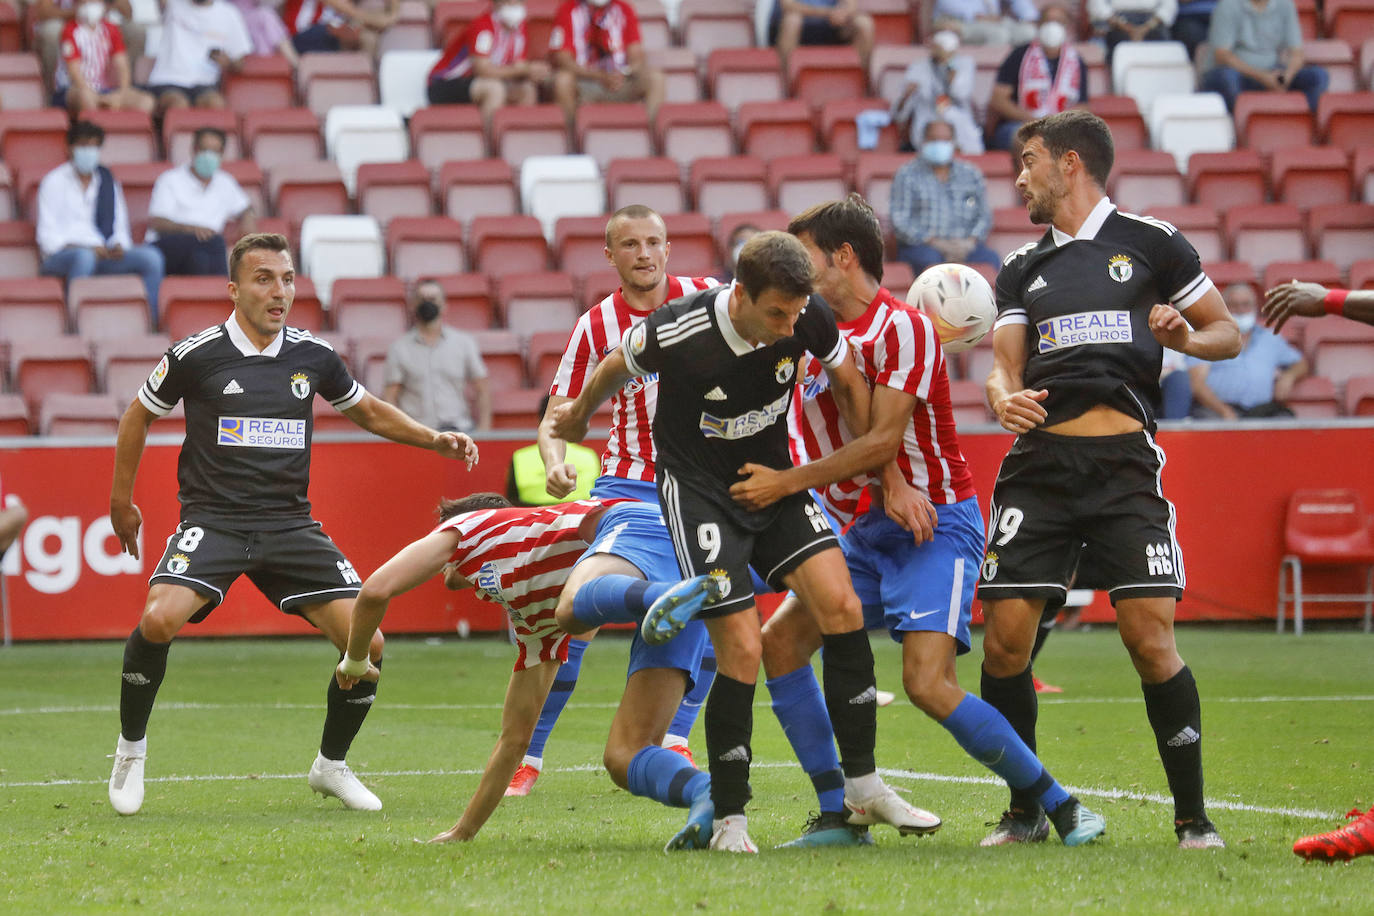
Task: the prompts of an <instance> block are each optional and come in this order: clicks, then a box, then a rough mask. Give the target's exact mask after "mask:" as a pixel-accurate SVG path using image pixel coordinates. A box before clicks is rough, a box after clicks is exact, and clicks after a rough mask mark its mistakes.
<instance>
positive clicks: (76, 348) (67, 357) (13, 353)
mask: <svg viewBox="0 0 1374 916" xmlns="http://www.w3.org/2000/svg"><path fill="white" fill-rule="evenodd" d="M221 282H222V281H221ZM10 374H11V378H12V379H13V382H14V390H15V391H17V392H18V393H19V394H21V395H23V396H24V402H25V403H26V404H28V406H29V418H30V419H31V420H36V419H37V418H38V405H39V403H40V402H41V401H42V400H43V398H45V397H47V396H48V395H49V394H52V393H54V392H66V393H69V394H89V393H90V392H91V391H92V390H93V386H92V382H93V380H94V377H95V376H94V373H93V372H92V369H91V354H90V350H89V348H88V347H87V345H86V341H84V340H82V339H81V338H79V337H67V336H62V337H51V338H46V339H41V340H40V339H32V340H14V341H11V343H10Z"/></svg>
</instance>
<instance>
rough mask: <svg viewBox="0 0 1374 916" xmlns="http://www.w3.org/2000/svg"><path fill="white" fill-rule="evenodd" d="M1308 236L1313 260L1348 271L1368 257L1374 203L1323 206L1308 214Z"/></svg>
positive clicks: (1372, 227)
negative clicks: (1347, 269) (1335, 265)
mask: <svg viewBox="0 0 1374 916" xmlns="http://www.w3.org/2000/svg"><path fill="white" fill-rule="evenodd" d="M1307 225H1308V232H1307V236H1308V238H1309V239H1311V240H1312V251H1313V255H1314V256H1315V257H1318V258H1321V259H1322V260H1324V261H1334V262H1336V264H1337V266H1339V267H1341V268H1347V267H1349V266H1350V265H1351V264H1353V263H1355V262H1356V261H1357V260H1360V259H1362V258H1367V257H1369V253H1370V250H1371V248H1370V238H1371V233H1374V204H1323V205H1318V206H1315V207H1313V208H1312V209H1311V210H1309V211H1308V214H1307Z"/></svg>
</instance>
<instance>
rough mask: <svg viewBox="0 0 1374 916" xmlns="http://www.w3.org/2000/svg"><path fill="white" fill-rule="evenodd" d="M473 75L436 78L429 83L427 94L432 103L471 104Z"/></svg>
mask: <svg viewBox="0 0 1374 916" xmlns="http://www.w3.org/2000/svg"><path fill="white" fill-rule="evenodd" d="M472 81H473V77H471V76H455V77H454V78H453V79H451V80H435V81H434V82H432V83H430V84H429V87H428V89H427V90H426V95H427V97H428V98H429V104H431V105H470V104H472Z"/></svg>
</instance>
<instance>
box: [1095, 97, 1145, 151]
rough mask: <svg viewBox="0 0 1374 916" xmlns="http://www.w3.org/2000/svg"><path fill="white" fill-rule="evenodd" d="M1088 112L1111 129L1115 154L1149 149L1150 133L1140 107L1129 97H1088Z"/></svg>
mask: <svg viewBox="0 0 1374 916" xmlns="http://www.w3.org/2000/svg"><path fill="white" fill-rule="evenodd" d="M1088 110H1089V111H1091V112H1092V113H1093V114H1095V115H1097V116H1098V117H1099V118H1101V119H1102V120H1104V121H1106V122H1107V126H1108V127H1110V128H1111V129H1112V142H1113V143H1115V144H1116V149H1117V152H1121V151H1123V150H1128V149H1149V148H1150V132H1149V129H1148V128H1146V127H1145V119H1144V118H1143V117H1141V115H1140V106H1138V105H1137V104H1136V101H1135V99H1133V98H1131V97H1130V96H1129V95H1102V96H1090V97H1089V98H1088Z"/></svg>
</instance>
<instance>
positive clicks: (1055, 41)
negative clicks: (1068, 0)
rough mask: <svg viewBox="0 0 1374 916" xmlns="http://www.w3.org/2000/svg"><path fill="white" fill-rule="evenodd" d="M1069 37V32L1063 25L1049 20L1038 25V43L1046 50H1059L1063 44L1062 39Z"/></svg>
mask: <svg viewBox="0 0 1374 916" xmlns="http://www.w3.org/2000/svg"><path fill="white" fill-rule="evenodd" d="M1068 37H1069V30H1068V29H1066V28H1065V27H1064V23H1062V22H1057V21H1055V20H1053V19H1051V20H1050V21H1049V22H1042V23H1040V43H1041V44H1042V45H1044V46H1045V47H1047V48H1059V47H1062V46H1063V44H1064V39H1065V38H1068Z"/></svg>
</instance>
